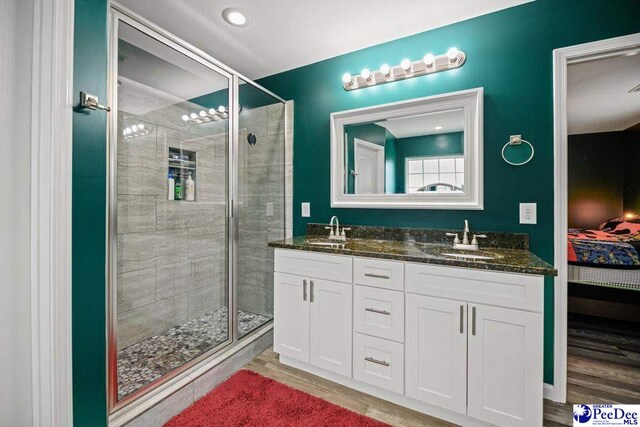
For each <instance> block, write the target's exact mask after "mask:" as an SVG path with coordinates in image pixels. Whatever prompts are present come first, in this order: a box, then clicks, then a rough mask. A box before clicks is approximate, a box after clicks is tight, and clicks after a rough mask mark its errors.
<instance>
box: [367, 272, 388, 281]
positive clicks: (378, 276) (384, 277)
mask: <svg viewBox="0 0 640 427" xmlns="http://www.w3.org/2000/svg"><path fill="white" fill-rule="evenodd" d="M364 275H365V276H367V277H375V278H376V279H387V280H389V279H390V278H391V277H389V276H387V275H386V274H375V273H364Z"/></svg>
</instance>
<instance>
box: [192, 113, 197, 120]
mask: <svg viewBox="0 0 640 427" xmlns="http://www.w3.org/2000/svg"><path fill="white" fill-rule="evenodd" d="M190 117H191V118H192V119H197V118H198V115H197V114H196V113H191V115H190Z"/></svg>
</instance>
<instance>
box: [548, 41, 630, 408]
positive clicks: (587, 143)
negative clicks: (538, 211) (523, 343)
mask: <svg viewBox="0 0 640 427" xmlns="http://www.w3.org/2000/svg"><path fill="white" fill-rule="evenodd" d="M554 67H555V68H554V71H555V100H554V101H555V111H556V170H555V173H556V222H555V227H556V245H555V250H556V267H557V268H558V270H559V277H558V279H557V281H556V293H555V298H556V303H555V304H556V312H555V319H556V321H555V323H556V326H555V335H556V336H555V345H556V352H555V358H556V363H555V378H554V387H553V388H554V389H555V390H553V392H554V394H555V398H554V400H556V401H560V402H564V401H565V400H566V401H567V403H583V402H585V401H602V402H607V403H635V402H638V401H640V390H639V389H638V388H637V385H636V384H637V381H638V379H639V378H640V377H638V372H640V332H639V331H640V327H639V326H640V310H638V308H639V307H640V168H638V167H637V159H638V157H639V155H640V76H638V74H637V70H638V69H640V34H635V35H632V36H627V37H621V38H618V39H610V40H603V41H599V42H593V43H587V44H584V45H579V46H572V47H568V48H563V49H559V50H557V51H556V52H555V58H554ZM547 404H548V405H551V406H553V405H556V404H555V403H553V404H552V403H547ZM563 409H566V407H565V408H563Z"/></svg>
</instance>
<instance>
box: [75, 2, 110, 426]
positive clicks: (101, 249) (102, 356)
mask: <svg viewBox="0 0 640 427" xmlns="http://www.w3.org/2000/svg"><path fill="white" fill-rule="evenodd" d="M74 31H75V34H74V39H75V40H74V43H75V45H74V67H73V74H74V80H73V87H74V93H75V99H74V105H77V104H78V103H79V102H80V100H79V92H80V91H81V90H84V91H86V92H90V93H93V94H96V95H98V97H99V98H100V100H101V101H103V102H104V101H106V99H107V2H106V0H76V2H75V30H74ZM107 114H108V113H106V112H104V111H91V112H89V111H86V110H84V111H79V110H76V111H74V113H73V172H72V173H73V184H72V185H73V202H72V203H73V208H72V209H73V211H72V215H73V225H72V233H73V246H72V263H73V264H72V333H73V336H72V342H73V419H74V425H75V426H90V427H101V426H106V425H107V394H106V387H107V386H106V353H107V351H106V332H105V331H106V314H105V313H106V306H105V303H106V288H105V218H106V197H107V196H106V168H107V138H106V135H107Z"/></svg>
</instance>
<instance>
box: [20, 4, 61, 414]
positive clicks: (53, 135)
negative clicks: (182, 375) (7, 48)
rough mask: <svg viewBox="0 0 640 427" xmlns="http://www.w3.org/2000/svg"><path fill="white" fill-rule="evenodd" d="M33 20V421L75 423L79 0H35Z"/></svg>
mask: <svg viewBox="0 0 640 427" xmlns="http://www.w3.org/2000/svg"><path fill="white" fill-rule="evenodd" d="M32 19H33V21H32V22H33V31H32V36H33V41H32V43H33V44H32V51H31V52H22V53H23V54H25V55H29V54H31V59H32V61H33V62H32V73H31V75H30V76H25V77H23V78H24V79H29V80H30V81H31V88H32V91H31V97H30V103H31V117H30V133H31V140H30V146H31V160H30V163H31V170H30V183H29V192H30V202H31V210H30V213H29V216H30V218H29V221H30V231H31V240H30V253H31V255H30V263H31V267H30V273H31V274H30V276H31V277H30V282H31V285H30V294H31V298H30V305H31V367H32V369H31V397H32V405H31V406H32V409H31V410H32V419H33V425H34V426H38V425H50V426H68V425H72V424H73V408H72V405H73V397H72V392H73V386H72V367H71V358H72V350H71V208H72V206H71V173H72V168H71V162H72V124H71V114H72V106H73V37H74V2H73V0H53V1H47V0H33V11H32Z"/></svg>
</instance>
